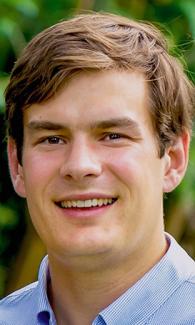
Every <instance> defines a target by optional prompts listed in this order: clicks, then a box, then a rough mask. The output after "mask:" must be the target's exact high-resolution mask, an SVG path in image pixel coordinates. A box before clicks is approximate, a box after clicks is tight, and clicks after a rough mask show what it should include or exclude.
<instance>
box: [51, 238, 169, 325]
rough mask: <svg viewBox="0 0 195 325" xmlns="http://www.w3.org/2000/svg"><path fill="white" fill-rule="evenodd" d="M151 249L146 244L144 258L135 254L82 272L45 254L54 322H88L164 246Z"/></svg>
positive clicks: (70, 324) (136, 277)
mask: <svg viewBox="0 0 195 325" xmlns="http://www.w3.org/2000/svg"><path fill="white" fill-rule="evenodd" d="M146 246H147V245H146ZM151 250H153V249H151ZM151 250H150V251H149V250H148V249H147V247H146V250H145V251H144V252H143V253H144V257H143V256H140V257H138V256H137V257H136V260H135V259H134V258H133V257H131V259H129V260H128V259H126V260H124V261H122V260H121V262H120V263H118V264H117V265H111V264H110V265H109V267H105V268H94V269H93V268H91V269H89V270H83V271H82V270H77V269H73V268H68V266H67V265H63V264H61V262H59V263H56V260H55V261H54V260H53V259H52V257H50V256H49V268H50V273H51V284H50V287H49V288H48V289H49V290H48V293H49V299H50V303H51V306H52V308H53V310H54V314H55V316H56V319H57V324H58V325H62V324H63V325H65V324H68V325H80V324H83V325H91V324H92V321H93V320H94V318H95V317H96V316H97V315H98V313H99V312H100V311H101V310H103V309H104V308H106V307H107V306H109V305H110V304H111V303H112V302H114V301H115V300H116V299H117V298H118V297H119V296H121V295H122V294H123V293H124V292H125V291H126V290H127V289H129V288H130V287H131V286H132V285H134V284H135V283H136V282H137V281H138V280H139V279H140V278H141V277H142V276H143V275H144V274H145V273H146V272H147V271H149V270H150V269H151V268H152V267H153V266H154V265H155V264H156V263H157V262H158V261H159V260H160V258H161V257H162V256H163V255H164V254H165V252H166V250H167V245H166V243H165V242H164V245H163V244H162V247H161V249H159V251H158V252H155V255H154V252H152V251H151ZM146 255H147V256H146ZM151 256H153V259H152V260H151V258H150V257H151ZM146 257H147V258H146ZM146 261H147V263H146ZM94 264H95V262H94ZM91 265H93V259H92V260H91Z"/></svg>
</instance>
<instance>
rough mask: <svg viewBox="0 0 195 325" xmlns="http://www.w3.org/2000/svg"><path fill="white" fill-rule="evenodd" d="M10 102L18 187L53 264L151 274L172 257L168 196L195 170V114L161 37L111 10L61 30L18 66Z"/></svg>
mask: <svg viewBox="0 0 195 325" xmlns="http://www.w3.org/2000/svg"><path fill="white" fill-rule="evenodd" d="M6 104H7V120H8V123H9V125H8V127H9V136H10V137H9V139H10V141H9V143H8V154H9V161H10V171H11V176H12V180H13V184H14V187H15V189H16V191H17V193H18V194H20V195H21V196H23V197H26V198H27V203H28V207H29V212H30V215H31V218H32V220H33V223H34V225H35V227H36V229H37V231H38V233H39V235H40V237H41V238H42V240H43V242H44V243H45V245H46V247H47V249H48V253H49V255H50V261H51V255H52V256H53V258H54V257H55V258H56V256H57V257H58V260H60V261H62V260H63V263H67V261H68V262H69V263H70V261H71V263H73V264H71V265H74V266H75V265H76V267H78V265H80V266H82V267H83V268H87V267H89V268H94V269H96V267H98V266H100V265H104V266H105V265H107V267H110V266H111V263H115V267H116V265H118V266H117V267H119V265H122V264H120V263H119V262H121V261H123V262H124V261H125V260H126V261H127V260H128V262H129V261H131V266H132V265H133V266H135V267H137V270H135V273H136V272H138V271H139V270H140V269H142V268H143V269H144V270H146V269H147V267H148V266H149V267H151V265H152V263H154V261H156V260H157V259H158V258H159V257H160V255H161V254H162V252H163V251H164V248H165V238H164V232H163V230H164V228H163V203H162V201H163V200H162V198H163V192H169V191H171V190H172V189H174V188H175V187H176V186H177V185H178V183H179V182H180V180H181V179H182V177H183V175H184V173H185V169H186V166H187V157H188V153H187V152H188V144H189V133H190V129H191V116H192V105H193V87H192V85H191V83H190V82H189V81H188V79H187V77H186V76H185V74H184V72H183V70H182V67H181V65H180V63H179V62H178V61H177V60H176V59H175V58H173V57H172V56H170V55H169V54H168V52H167V45H166V42H165V40H164V38H163V37H162V35H161V33H160V32H159V31H158V30H156V29H155V28H154V27H153V26H151V25H149V24H144V23H138V22H134V21H131V20H129V19H127V18H122V17H119V16H115V15H110V14H99V13H96V14H89V15H82V16H78V17H76V18H74V19H72V20H69V21H64V22H61V23H59V24H57V25H54V26H52V27H51V28H49V29H47V30H45V31H43V32H42V33H40V34H39V35H38V36H36V37H35V38H34V39H33V40H32V41H31V43H30V44H29V45H28V46H27V47H26V49H25V50H24V52H23V53H22V55H21V57H20V58H19V60H18V61H17V63H16V65H15V67H14V69H13V72H12V75H11V79H10V83H9V85H8V88H7V91H6ZM83 117H84V118H83ZM75 257H77V258H76V259H75ZM92 257H94V259H93V263H92V262H91V259H92ZM102 257H104V258H102ZM105 257H107V258H105ZM88 258H89V259H88ZM78 261H79V262H78ZM95 261H96V262H97V263H95ZM75 263H76V264H75ZM79 263H81V264H79ZM102 263H103V264H102ZM140 263H142V265H140ZM69 266H70V264H69ZM127 269H128V270H129V269H131V268H129V265H128V267H127ZM138 269H139V270H138Z"/></svg>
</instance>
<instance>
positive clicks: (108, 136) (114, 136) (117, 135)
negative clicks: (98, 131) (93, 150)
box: [104, 133, 124, 140]
mask: <svg viewBox="0 0 195 325" xmlns="http://www.w3.org/2000/svg"><path fill="white" fill-rule="evenodd" d="M121 138H124V136H123V135H122V134H120V133H107V134H105V137H104V139H105V140H118V139H121Z"/></svg>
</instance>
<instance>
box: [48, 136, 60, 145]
mask: <svg viewBox="0 0 195 325" xmlns="http://www.w3.org/2000/svg"><path fill="white" fill-rule="evenodd" d="M43 142H44V143H47V144H63V143H64V140H63V139H62V138H60V137H57V136H49V137H47V138H46V139H44V141H43Z"/></svg>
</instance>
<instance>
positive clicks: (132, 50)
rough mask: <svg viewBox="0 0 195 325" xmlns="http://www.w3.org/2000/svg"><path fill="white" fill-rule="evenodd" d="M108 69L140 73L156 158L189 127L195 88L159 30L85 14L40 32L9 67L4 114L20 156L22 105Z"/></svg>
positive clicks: (131, 21)
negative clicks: (88, 73) (84, 75)
mask: <svg viewBox="0 0 195 325" xmlns="http://www.w3.org/2000/svg"><path fill="white" fill-rule="evenodd" d="M110 69H126V70H130V71H131V70H138V71H140V72H142V73H144V76H145V78H146V80H147V81H148V82H149V91H150V102H151V112H152V120H153V123H154V127H155V131H156V135H157V140H158V143H159V155H160V157H162V156H163V154H164V150H165V148H166V146H167V144H169V143H170V141H171V140H172V139H173V138H174V137H175V136H179V135H181V133H182V132H183V130H184V129H188V130H191V127H192V111H193V104H194V87H193V86H192V83H191V82H190V81H189V79H188V78H187V76H186V74H185V73H184V70H183V67H182V65H181V63H180V62H179V60H178V59H176V58H175V57H173V56H172V55H170V54H169V53H168V46H167V42H166V39H165V37H164V36H163V35H162V34H161V32H160V31H159V29H157V28H156V27H154V26H153V25H151V24H149V23H143V22H136V21H133V20H130V19H128V18H125V17H121V16H118V15H113V14H108V13H90V14H83V15H79V16H76V17H75V18H72V19H70V20H67V21H62V22H60V23H58V24H56V25H54V26H51V27H50V28H48V29H46V30H44V31H43V32H41V33H39V34H38V35H37V36H36V37H34V38H33V39H32V41H31V42H30V43H29V44H28V45H27V47H26V48H25V49H24V51H23V53H22V55H21V57H20V58H19V59H18V61H17V62H16V64H15V66H14V68H13V71H12V74H11V78H10V82H9V85H8V87H7V89H6V93H5V100H6V117H7V121H8V133H9V135H10V136H11V137H13V138H14V139H15V141H16V145H17V149H18V157H19V159H20V161H21V149H22V144H23V109H25V108H27V107H28V106H30V105H31V104H34V103H41V102H44V101H47V100H48V99H50V98H51V97H52V96H54V94H56V92H57V91H58V90H59V89H60V88H61V87H63V86H64V84H65V82H66V81H67V80H69V79H70V78H72V77H74V75H75V74H77V73H79V72H82V71H101V70H110Z"/></svg>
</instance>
